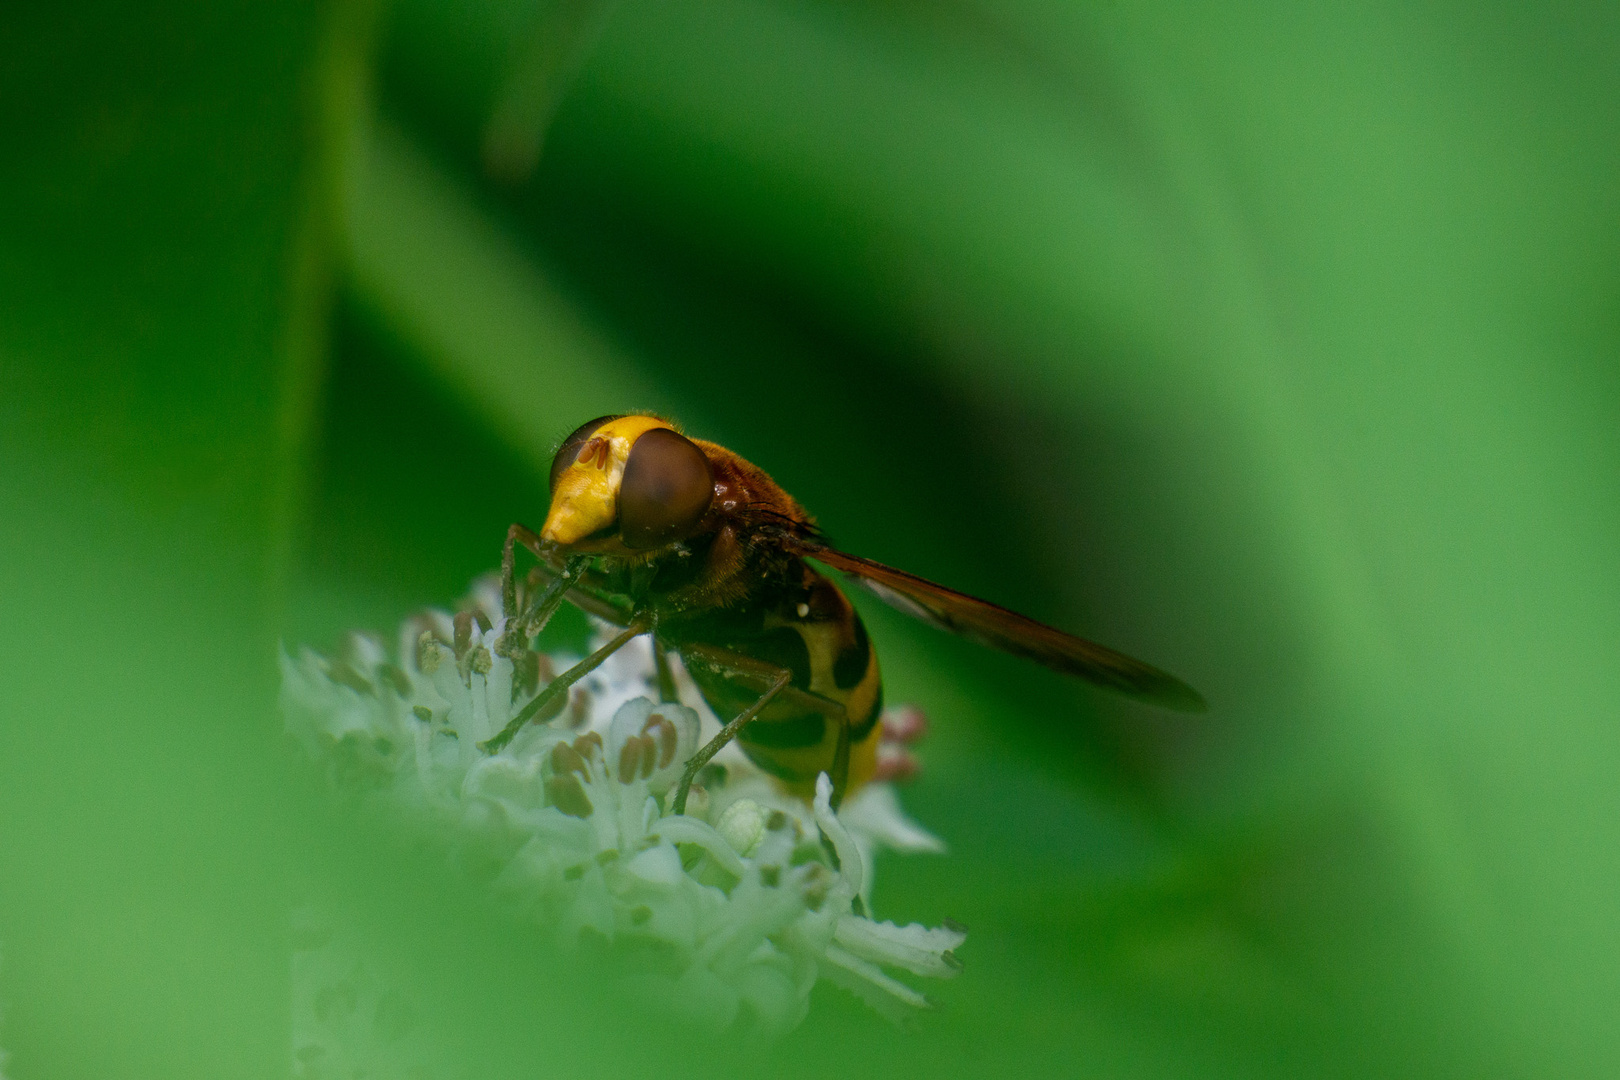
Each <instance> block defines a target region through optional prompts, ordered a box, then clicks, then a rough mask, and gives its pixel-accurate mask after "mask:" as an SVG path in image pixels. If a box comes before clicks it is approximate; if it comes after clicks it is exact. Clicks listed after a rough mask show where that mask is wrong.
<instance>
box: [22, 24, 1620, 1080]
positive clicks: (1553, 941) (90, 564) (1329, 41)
mask: <svg viewBox="0 0 1620 1080" xmlns="http://www.w3.org/2000/svg"><path fill="white" fill-rule="evenodd" d="M1617 102H1620V12H1617V10H1616V9H1615V8H1614V7H1613V5H1600V4H1586V5H1582V4H1563V5H1541V6H1534V7H1532V6H1518V5H1503V4H1479V3H1450V4H1445V3H1424V4H1402V5H1396V4H1385V5H1352V4H1333V3H1328V4H1313V5H1296V4H1282V3H1272V4H1265V3H1253V4H1243V3H1239V4H1207V5H1198V4H1190V5H1182V6H1170V5H1164V6H1157V5H1149V4H1142V3H1135V2H1131V0H1106V2H1099V3H1095V4H1084V5H1082V4H1062V3H1041V2H1038V0H1013V2H1007V3H990V2H977V0H944V2H936V3H931V4H924V3H918V2H914V0H887V2H878V0H873V2H870V3H864V4H863V3H856V2H836V0H822V2H809V0H805V2H791V0H773V2H760V3H753V4H746V3H740V2H733V0H715V2H707V3H692V2H687V3H675V2H669V0H660V2H635V0H623V2H621V3H617V4H606V5H598V4H593V3H587V2H585V0H466V2H462V3H451V2H450V0H399V2H397V3H395V4H394V5H392V6H385V7H378V6H373V5H371V4H367V3H358V2H353V0H343V2H327V3H308V2H302V3H292V2H289V3H284V4H259V5H253V4H245V3H220V2H214V3H206V4H205V3H187V2H184V0H168V2H158V3H150V4H143V5H134V6H131V5H111V4H108V5H94V4H68V5H65V6H63V5H58V6H54V7H51V8H49V9H47V8H46V7H45V6H43V5H10V6H8V7H7V9H6V10H5V12H4V13H3V14H0V146H3V149H0V196H3V200H4V201H3V204H0V205H3V208H4V209H3V212H0V613H3V616H4V618H3V621H0V655H3V656H4V657H5V659H6V662H7V663H8V665H9V668H8V673H9V678H8V679H7V680H6V691H5V694H4V698H3V700H0V734H3V742H0V1007H3V1016H0V1046H4V1047H5V1048H6V1049H7V1050H8V1051H9V1052H10V1054H11V1060H10V1063H9V1065H8V1075H11V1076H13V1077H15V1078H17V1080H30V1078H34V1077H47V1076H49V1077H97V1078H100V1077H108V1076H150V1077H166V1078H172V1077H175V1076H189V1075H198V1076H282V1075H285V1074H286V1072H287V1069H288V1061H289V1046H288V1034H287V1032H288V1027H287V1025H288V1004H287V1002H288V986H287V978H288V976H287V955H288V953H287V950H288V936H287V910H288V905H289V904H290V903H291V902H293V900H294V899H295V898H296V897H298V896H300V895H304V894H305V893H306V892H307V891H308V890H310V889H312V888H313V889H315V890H317V891H320V892H323V893H324V894H327V895H332V896H338V897H341V898H343V902H344V903H346V904H348V905H349V906H350V908H351V909H352V910H355V911H360V912H364V913H365V915H364V918H363V919H362V923H363V927H362V929H363V932H364V933H366V934H368V935H370V937H371V939H372V940H373V941H374V947H375V948H376V949H377V950H378V951H379V955H386V956H387V957H388V958H389V963H390V964H392V965H393V969H394V970H395V972H396V973H397V977H398V978H399V979H401V980H402V981H403V982H405V983H408V984H409V985H411V986H412V987H413V988H414V991H415V992H416V993H417V995H418V996H419V998H420V999H421V1000H423V1001H427V1002H430V1003H431V1009H432V1016H433V1021H432V1022H433V1024H434V1025H436V1026H437V1029H438V1030H439V1032H440V1033H441V1037H442V1039H443V1040H444V1042H445V1045H446V1046H448V1047H450V1048H451V1049H450V1051H449V1054H450V1057H451V1058H452V1059H454V1060H457V1061H459V1062H461V1064H462V1066H463V1067H464V1068H465V1070H466V1071H467V1073H468V1075H479V1076H491V1077H493V1076H533V1075H568V1076H575V1075H591V1074H595V1073H601V1074H603V1075H612V1076H630V1075H635V1076H654V1075H657V1076H684V1075H715V1074H732V1073H735V1074H739V1075H749V1074H763V1073H766V1072H769V1073H772V1074H777V1073H780V1074H783V1075H788V1076H798V1075H804V1076H824V1075H828V1074H830V1073H833V1072H838V1073H850V1074H857V1075H859V1074H867V1073H870V1074H882V1075H888V1076H897V1077H898V1076H907V1075H928V1076H939V1075H956V1074H964V1073H979V1072H983V1071H986V1070H990V1069H996V1070H1002V1069H1006V1070H1013V1069H1019V1070H1025V1071H1031V1070H1042V1072H1043V1073H1044V1074H1048V1075H1073V1076H1200V1077H1204V1076H1226V1075H1232V1076H1239V1075H1241V1076H1252V1075H1279V1076H1299V1075H1315V1076H1333V1075H1343V1076H1366V1075H1398V1074H1399V1075H1414V1076H1426V1077H1432V1076H1458V1077H1463V1076H1467V1077H1477V1076H1502V1077H1517V1076H1537V1077H1540V1076H1550V1075H1558V1076H1610V1075H1613V1073H1614V1070H1615V1069H1616V1068H1617V1067H1620V1053H1617V1051H1620V1045H1617V1044H1620V1024H1617V1023H1616V1022H1615V1003H1616V1002H1617V1001H1620V918H1617V917H1616V912H1617V907H1620V784H1617V783H1616V776H1617V775H1620V738H1617V734H1616V730H1615V728H1616V721H1617V719H1620V716H1617V712H1620V709H1617V706H1616V702H1617V700H1620V663H1617V660H1620V656H1617V642H1620V560H1617V557H1616V553H1617V552H1620V497H1617V491H1620V484H1617V481H1620V424H1617V420H1620V368H1617V365H1616V362H1615V361H1616V353H1617V346H1620V303H1617V297H1620V242H1617V241H1620V108H1617V107H1616V103H1617ZM626 408H652V409H657V410H661V411H665V412H668V413H670V414H672V415H675V416H677V417H679V418H681V419H682V420H683V421H684V423H685V424H686V425H687V427H688V428H689V430H691V431H692V432H693V433H694V434H697V435H700V436H704V437H709V438H713V439H716V440H717V441H720V442H723V443H725V444H727V445H729V446H731V447H733V448H735V449H736V450H738V451H739V452H741V453H743V454H744V455H745V456H747V457H749V458H751V459H753V460H755V461H757V462H758V463H760V464H761V465H763V466H765V467H766V468H767V469H768V470H770V471H771V472H772V473H773V474H774V475H775V476H776V477H777V478H778V479H779V480H780V481H782V483H783V484H784V485H785V486H786V487H787V488H788V489H789V490H790V491H792V492H794V493H795V494H796V495H798V496H799V497H800V498H801V499H802V500H803V501H804V502H805V503H806V504H807V505H808V506H809V507H810V508H812V510H814V511H815V512H816V513H817V514H818V515H819V517H820V520H821V522H822V524H823V525H824V527H825V528H826V529H827V530H828V531H829V532H830V533H831V534H832V535H833V536H834V537H835V538H836V539H837V540H838V541H839V542H840V543H841V544H842V545H843V546H845V547H847V548H849V549H851V550H854V551H857V552H860V553H862V554H866V555H870V556H871V557H874V558H878V559H881V560H884V561H888V562H893V563H897V564H899V565H902V566H904V567H906V568H908V569H912V570H914V571H916V572H919V573H922V574H925V575H928V576H931V577H934V578H936V579H939V580H942V581H944V582H947V583H949V584H952V585H956V586H959V587H961V588H965V589H968V590H970V591H974V592H978V593H982V594H984V595H987V596H989V597H992V598H994V599H997V600H1000V601H1003V602H1005V603H1008V604H1010V605H1013V606H1016V607H1019V608H1021V609H1023V610H1026V611H1028V612H1030V613H1031V614H1033V615H1035V616H1037V617H1040V618H1043V619H1045V620H1048V621H1052V622H1055V623H1057V624H1059V625H1061V626H1064V627H1068V628H1072V629H1074V630H1076V631H1079V632H1081V633H1084V634H1086V635H1087V636H1091V637H1095V638H1097V639H1099V640H1102V641H1105V642H1107V643H1109V644H1112V645H1115V646H1117V647H1119V648H1121V649H1124V650H1126V651H1128V652H1131V653H1133V654H1136V655H1140V656H1142V657H1144V658H1146V659H1149V660H1151V661H1153V662H1156V663H1160V664H1162V665H1164V666H1165V667H1167V668H1169V669H1171V670H1173V671H1175V672H1176V673H1177V674H1179V675H1181V676H1183V677H1184V678H1186V679H1187V680H1188V681H1190V682H1191V683H1193V684H1194V685H1195V686H1197V687H1198V688H1199V689H1200V690H1202V691H1203V692H1204V693H1205V695H1206V696H1207V697H1208V698H1209V700H1210V701H1211V703H1212V708H1211V711H1210V713H1209V714H1208V715H1207V716H1206V717H1199V718H1194V719H1186V718H1181V717H1173V716H1168V715H1164V714H1159V713H1155V712H1153V711H1152V710H1149V709H1145V708H1142V707H1138V706H1135V705H1132V704H1129V703H1121V702H1117V701H1114V700H1109V699H1105V698H1102V697H1100V696H1099V695H1097V694H1095V693H1093V692H1092V691H1090V690H1088V689H1086V688H1084V687H1081V686H1078V685H1076V684H1074V683H1071V682H1067V681H1065V680H1063V679H1061V678H1060V677H1058V676H1055V675H1051V674H1048V673H1046V672H1044V671H1040V670H1035V669H1032V668H1029V667H1026V666H1024V665H1021V664H1019V663H1018V662H1016V661H1014V660H1011V659H1009V658H1005V657H1001V656H996V655H990V654H987V653H984V652H982V651H980V650H976V649H974V648H973V647H971V646H968V645H965V644H962V643H958V642H955V641H950V640H944V639H942V638H941V637H940V636H938V635H936V634H933V633H932V632H931V631H928V630H927V629H926V628H922V627H918V626H913V625H910V624H908V623H907V622H906V620H904V619H903V618H902V617H899V616H897V615H894V614H892V613H889V612H887V611H886V610H883V609H876V610H873V609H870V606H869V605H868V606H865V607H863V610H867V611H869V622H870V624H871V626H872V629H873V632H874V635H875V636H876V637H877V640H878V641H879V642H880V644H881V647H882V655H883V658H884V664H885V671H886V674H887V678H888V682H889V694H890V699H891V700H897V701H899V700H911V701H916V702H918V703H920V704H921V705H922V706H923V707H924V708H925V709H927V710H928V712H929V713H930V715H931V716H932V718H933V721H934V734H933V735H932V737H931V738H930V740H929V742H928V743H927V744H925V747H924V758H925V767H924V772H923V776H922V778H921V780H920V781H919V782H918V783H917V784H916V785H915V786H914V787H913V788H912V789H910V791H909V792H908V793H907V803H908V806H909V807H910V808H911V809H912V810H913V812H914V813H915V814H916V815H917V816H918V817H919V818H920V819H921V820H922V821H924V822H925V823H926V824H928V825H929V826H930V827H932V828H933V829H934V830H935V831H937V832H939V833H940V834H941V835H942V836H944V837H945V839H946V840H947V841H948V842H949V843H950V844H951V846H952V853H951V854H950V855H949V856H948V857H945V858H923V857H917V858H911V859H904V860H902V859H896V858H889V859H886V860H885V861H884V862H883V863H882V865H881V866H880V871H879V886H878V894H877V905H878V910H879V914H880V915H882V916H887V917H891V918H896V919H898V920H900V921H908V920H913V919H915V920H919V921H924V922H929V923H937V922H938V921H939V920H940V919H942V918H945V917H952V918H956V919H958V920H960V921H962V922H965V923H967V924H968V925H969V926H970V927H971V929H972V934H971V936H970V939H969V942H968V945H967V946H966V947H965V948H964V950H963V957H964V959H965V960H966V963H967V970H966V972H965V973H964V975H963V976H962V977H961V978H959V979H957V980H956V981H954V982H952V983H949V984H942V985H939V986H937V987H929V988H928V989H929V991H930V993H932V994H933V995H934V996H935V997H937V998H938V999H939V1001H940V1004H941V1008H940V1009H939V1010H937V1011H936V1012H934V1013H932V1014H930V1015H928V1016H925V1017H923V1018H922V1020H921V1021H920V1023H919V1024H917V1025H916V1030H915V1031H910V1032H896V1031H894V1030H892V1029H890V1028H889V1027H888V1026H887V1025H885V1024H884V1023H883V1022H882V1021H880V1020H878V1019H876V1018H875V1017H872V1016H869V1015H867V1014H866V1013H865V1012H864V1011H863V1010H862V1009H861V1008H860V1007H859V1006H858V1005H856V1004H854V1003H853V1001H852V1000H851V999H849V998H847V996H845V995H843V994H842V993H841V992H838V991H833V990H821V991H818V992H817V994H816V998H815V1002H814V1008H813V1010H812V1013H811V1016H810V1019H809V1021H808V1022H807V1023H806V1024H805V1025H804V1026H803V1027H802V1028H801V1029H800V1030H799V1031H798V1032H796V1033H795V1034H794V1035H792V1036H791V1037H789V1038H788V1039H787V1040H786V1041H785V1042H783V1043H782V1044H779V1045H777V1046H775V1047H771V1048H761V1047H751V1046H739V1045H735V1044H734V1043H733V1042H732V1041H730V1040H725V1039H721V1040H715V1039H708V1038H703V1037H699V1036H697V1035H694V1034H693V1033H689V1032H681V1031H676V1030H672V1029H670V1028H669V1027H668V1026H667V1025H666V1024H665V1023H664V1022H663V1021H661V1020H659V1019H658V1018H657V1017H653V1016H646V1015H640V1014H636V1013H633V1012H631V1011H629V1010H628V1009H627V1008H626V1007H624V1006H622V1005H618V1004H616V1003H615V1002H616V999H613V998H611V997H607V996H602V994H601V991H600V988H599V987H597V986H596V985H595V983H594V982H593V979H592V973H591V970H590V967H589V965H588V964H585V965H582V964H578V963H567V962H560V961H557V960H555V959H554V958H551V957H548V956H547V955H546V954H544V952H543V951H541V950H539V949H538V947H536V946H535V945H534V944H533V943H532V942H531V941H530V939H529V937H528V936H525V934H524V933H523V932H522V931H521V929H519V928H515V927H513V926H511V925H509V924H507V923H505V922H504V921H502V919H501V917H500V916H499V915H497V914H495V913H493V912H490V911H487V910H485V909H484V908H483V907H482V902H481V899H480V897H479V895H478V892H477V890H476V889H471V888H469V887H467V886H466V885H465V884H464V883H458V882H456V881H454V880H448V879H446V878H445V877H444V876H443V875H442V874H441V873H440V872H439V870H438V869H437V864H436V863H435V862H434V860H433V859H432V858H431V856H425V855H422V854H413V853H410V852H408V851H402V850H401V849H399V848H398V846H397V845H394V844H392V843H390V842H389V840H388V838H386V837H383V836H380V835H378V834H376V833H374V832H372V831H368V829H367V828H366V827H364V826H362V825H360V824H358V823H356V822H355V821H354V820H353V818H352V817H350V816H349V815H346V814H345V813H343V812H342V811H341V809H337V808H333V807H332V806H331V805H330V804H329V803H328V801H327V800H326V799H324V798H323V797H322V796H321V795H320V794H319V791H318V785H315V784H313V783H312V782H311V781H310V779H309V777H308V776H307V775H306V774H305V772H304V771H303V770H301V769H299V768H297V767H296V766H294V765H293V764H292V763H291V756H290V755H289V754H288V752H287V747H286V745H285V744H284V742H283V740H282V738H281V735H280V721H279V719H278V717H277V715H276V712H275V707H274V696H275V691H276V671H275V663H274V661H275V649H276V643H277V641H278V640H279V639H283V638H285V639H287V640H289V641H310V642H313V643H316V644H321V645H330V644H331V643H333V642H334V641H336V639H337V638H338V636H339V635H340V634H341V632H342V631H343V630H344V629H345V628H347V627H350V626H370V627H375V628H379V629H387V628H389V627H391V626H392V625H393V624H394V622H395V621H396V620H397V619H399V618H400V617H401V616H402V615H404V614H406V613H407V612H409V611H410V610H412V609H413V608H415V607H418V606H420V605H423V604H427V603H439V604H443V603H448V602H450V601H451V600H453V599H454V597H455V596H456V595H458V594H459V592H460V591H461V590H462V588H463V587H464V585H465V583H466V581H467V580H468V579H469V578H470V577H471V576H472V575H474V574H476V573H478V572H480V571H481V570H483V569H485V568H487V567H489V566H491V565H493V563H494V561H495V559H496V557H497V554H498V549H499V544H500V540H501V537H502V535H503V531H504V528H505V526H506V525H507V523H508V522H510V521H511V520H514V519H520V520H525V521H529V522H531V523H533V522H536V521H538V519H540V518H541V517H542V516H543V512H544V510H543V507H544V480H543V477H544V475H545V471H544V470H545V466H546V464H547V462H548V459H549V453H550V449H551V447H552V445H553V444H554V440H555V439H556V438H557V437H558V436H560V435H561V434H563V433H565V432H566V431H567V430H569V429H570V428H572V427H573V426H575V425H576V424H578V423H579V422H581V421H582V420H584V419H586V418H589V417H591V416H595V415H598V414H600V413H604V412H609V411H621V410H623V409H626ZM558 632H559V634H560V635H562V636H563V637H566V636H567V635H568V634H570V633H572V634H574V635H576V636H577V635H578V634H579V633H580V624H578V623H573V624H568V625H564V626H562V627H560V628H559V631H558Z"/></svg>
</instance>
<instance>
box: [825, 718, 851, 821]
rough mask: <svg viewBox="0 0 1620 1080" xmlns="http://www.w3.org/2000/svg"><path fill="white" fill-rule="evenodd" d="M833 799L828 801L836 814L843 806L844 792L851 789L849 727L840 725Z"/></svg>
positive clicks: (834, 770)
mask: <svg viewBox="0 0 1620 1080" xmlns="http://www.w3.org/2000/svg"><path fill="white" fill-rule="evenodd" d="M831 779H832V786H833V788H832V798H831V799H829V800H828V802H829V804H830V805H831V806H832V808H833V811H834V812H835V813H836V812H837V810H838V808H839V807H840V806H841V805H843V802H844V792H845V790H847V789H848V788H849V725H848V724H847V723H846V724H839V725H838V748H837V749H836V750H834V751H833V764H832V774H831Z"/></svg>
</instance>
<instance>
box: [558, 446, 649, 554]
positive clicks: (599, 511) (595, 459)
mask: <svg viewBox="0 0 1620 1080" xmlns="http://www.w3.org/2000/svg"><path fill="white" fill-rule="evenodd" d="M654 428H665V429H668V430H673V428H670V425H669V424H667V423H665V422H664V421H662V420H660V419H658V418H657V417H654V416H621V417H619V418H618V419H617V420H609V421H608V422H607V423H605V424H603V425H602V426H601V427H599V428H597V429H596V430H595V431H594V432H592V433H591V436H590V438H588V439H586V440H585V443H584V445H583V446H581V447H580V448H579V452H578V454H576V455H575V457H574V460H573V461H572V462H570V463H568V464H567V465H565V466H564V467H563V469H562V471H561V472H559V473H557V476H556V480H555V482H554V483H553V484H552V488H551V512H550V513H548V514H547V515H546V524H545V527H544V528H542V529H541V530H540V539H542V540H545V541H547V542H548V543H553V544H557V545H558V546H560V547H568V546H571V545H573V544H577V543H579V542H580V541H581V540H583V539H585V537H587V536H590V535H591V534H592V533H596V532H600V531H601V530H603V529H605V528H607V527H608V526H609V525H612V524H613V523H614V522H615V521H617V520H618V517H619V489H620V487H621V486H622V485H623V483H624V467H625V464H626V463H627V462H628V461H629V460H630V448H631V447H632V446H634V445H635V442H636V440H637V439H639V438H640V437H641V436H642V435H644V434H645V433H646V432H648V431H651V430H653V429H654Z"/></svg>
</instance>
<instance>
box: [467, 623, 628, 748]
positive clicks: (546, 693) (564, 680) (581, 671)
mask: <svg viewBox="0 0 1620 1080" xmlns="http://www.w3.org/2000/svg"><path fill="white" fill-rule="evenodd" d="M648 629H649V627H648V625H647V623H646V622H643V621H642V620H640V619H635V620H632V621H631V623H630V625H629V626H627V627H625V628H624V629H623V630H621V631H619V633H617V634H615V635H614V636H613V638H612V640H610V641H609V642H608V643H607V644H606V645H603V646H602V647H601V648H600V649H597V650H596V651H595V652H593V653H591V655H589V656H587V657H586V658H585V659H583V660H581V661H580V662H579V663H577V664H575V665H574V666H573V667H571V668H569V669H568V670H567V671H565V672H563V673H562V674H561V675H558V676H557V677H556V678H555V679H552V680H551V681H550V682H548V683H546V687H545V689H544V690H541V691H540V692H539V693H538V694H536V695H535V696H534V698H533V700H531V701H530V702H529V703H528V704H527V705H525V706H523V708H522V710H521V711H519V712H518V714H517V715H516V716H514V717H512V721H511V723H509V724H507V725H506V726H505V727H504V728H502V729H501V730H500V731H498V732H497V733H495V734H494V735H493V736H491V737H490V738H488V739H485V740H484V741H483V742H481V743H479V744H478V748H479V749H480V750H483V751H484V752H486V753H490V754H494V753H498V752H499V751H500V749H501V748H502V747H503V746H505V745H506V744H507V743H509V742H511V741H512V737H513V736H514V735H516V734H517V733H518V732H519V731H521V730H523V725H524V724H527V723H528V722H529V721H530V720H532V719H533V718H534V715H535V714H536V713H538V712H539V711H540V710H541V709H543V708H545V707H546V706H547V705H548V704H550V703H551V702H552V701H554V700H556V698H557V695H558V694H563V693H566V692H567V691H568V688H569V687H571V686H573V685H574V684H575V683H577V682H578V681H579V680H581V679H583V678H584V677H585V676H587V675H589V674H590V673H591V672H592V671H595V670H596V668H597V667H598V666H599V665H600V664H601V663H602V661H604V660H606V659H607V658H608V657H610V656H612V655H613V654H614V653H616V652H618V651H619V650H620V649H622V648H624V647H625V646H626V645H627V644H629V643H630V641H631V640H632V639H634V638H636V637H639V636H640V635H642V634H645V633H646V632H647V630H648Z"/></svg>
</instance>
